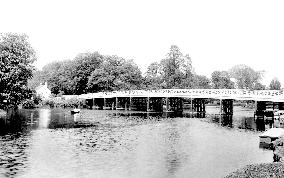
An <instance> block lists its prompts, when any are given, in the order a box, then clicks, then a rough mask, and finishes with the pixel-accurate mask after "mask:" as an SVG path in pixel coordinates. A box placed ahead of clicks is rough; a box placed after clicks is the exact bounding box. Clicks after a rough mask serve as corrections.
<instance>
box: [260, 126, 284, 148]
mask: <svg viewBox="0 0 284 178" xmlns="http://www.w3.org/2000/svg"><path fill="white" fill-rule="evenodd" d="M283 136H284V129H282V128H272V129H269V130H267V131H266V132H264V133H262V134H261V135H260V136H259V141H260V143H264V144H271V143H272V142H273V141H274V140H276V139H278V138H280V137H283Z"/></svg>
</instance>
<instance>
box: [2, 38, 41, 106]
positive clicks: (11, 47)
mask: <svg viewBox="0 0 284 178" xmlns="http://www.w3.org/2000/svg"><path fill="white" fill-rule="evenodd" d="M35 60H36V57H35V52H34V50H33V48H32V47H31V45H30V44H29V42H28V37H27V36H26V35H19V34H14V33H3V34H0V69H1V70H0V86H1V87H0V108H3V107H15V106H17V105H18V104H20V103H21V102H22V101H23V100H25V99H26V98H30V97H31V95H32V91H31V90H30V89H29V88H28V87H27V82H28V79H30V78H32V76H33V66H32V63H33V62H34V61H35Z"/></svg>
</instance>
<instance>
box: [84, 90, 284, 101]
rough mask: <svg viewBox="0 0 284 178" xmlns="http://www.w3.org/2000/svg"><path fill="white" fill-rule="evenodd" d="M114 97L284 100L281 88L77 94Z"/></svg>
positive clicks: (93, 96) (91, 96)
mask: <svg viewBox="0 0 284 178" xmlns="http://www.w3.org/2000/svg"><path fill="white" fill-rule="evenodd" d="M115 97H185V98H213V99H235V100H256V101H272V102H284V94H283V91H282V90H243V89H161V90H128V91H113V92H99V93H88V94H82V95H80V96H79V98H84V99H92V98H115Z"/></svg>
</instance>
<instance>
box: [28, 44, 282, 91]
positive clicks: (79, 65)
mask: <svg viewBox="0 0 284 178" xmlns="http://www.w3.org/2000/svg"><path fill="white" fill-rule="evenodd" d="M261 80H262V73H261V72H259V71H255V70H253V69H252V68H251V67H249V66H246V65H236V66H234V67H232V68H231V69H229V70H228V71H214V72H213V73H212V74H211V78H208V77H206V76H203V75H198V74H196V73H195V72H194V68H193V66H192V61H191V58H190V56H189V55H188V54H185V55H184V54H183V53H182V52H181V51H180V49H179V48H178V46H176V45H172V46H171V47H170V50H169V52H168V54H166V55H165V58H164V59H161V60H160V61H159V62H153V63H151V64H150V65H149V66H148V68H147V71H146V73H145V74H144V75H142V72H141V70H140V69H139V67H138V66H137V64H135V62H134V61H133V60H126V59H124V58H121V57H118V56H109V55H101V54H100V53H98V52H87V53H81V54H79V55H77V56H76V57H75V58H74V59H73V60H65V61H56V62H52V63H49V64H47V65H45V66H44V67H43V69H42V70H41V71H35V72H34V77H33V79H32V80H30V81H29V86H30V88H35V87H36V86H38V85H39V84H40V83H41V82H44V81H46V82H47V83H48V84H49V88H50V89H51V91H52V93H53V94H55V95H58V94H65V95H72V94H83V93H88V92H101V91H115V90H133V89H166V88H167V89H171V88H181V89H185V88H193V89H198V88H203V89H209V88H214V89H225V88H226V89H233V88H239V89H250V90H264V89H275V90H279V89H280V88H281V84H280V82H279V80H278V79H273V80H272V81H271V84H270V86H269V88H267V87H266V86H264V85H263V84H261V83H260V81H261Z"/></svg>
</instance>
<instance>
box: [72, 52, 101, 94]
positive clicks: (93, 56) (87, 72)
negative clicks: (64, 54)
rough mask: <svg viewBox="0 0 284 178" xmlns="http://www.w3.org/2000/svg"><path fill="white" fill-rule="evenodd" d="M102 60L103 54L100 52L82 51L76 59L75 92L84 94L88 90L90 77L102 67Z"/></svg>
mask: <svg viewBox="0 0 284 178" xmlns="http://www.w3.org/2000/svg"><path fill="white" fill-rule="evenodd" d="M102 62H103V56H102V55H101V54H99V53H98V52H94V53H81V54H79V55H78V56H77V57H76V58H75V59H74V63H75V69H74V77H73V80H74V82H75V83H74V84H75V91H74V94H83V93H86V92H87V85H88V79H89V77H90V76H91V74H92V72H93V71H94V70H96V69H97V68H99V67H100V65H101V63H102Z"/></svg>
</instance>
